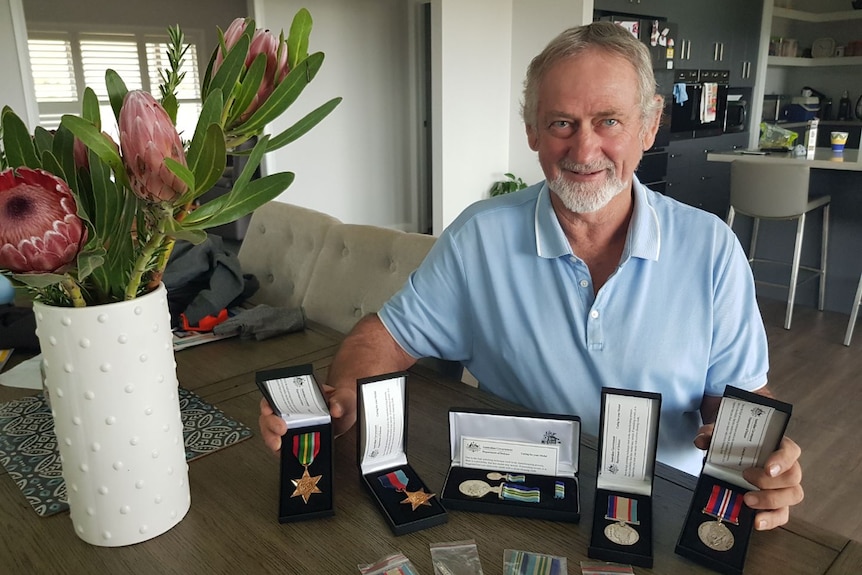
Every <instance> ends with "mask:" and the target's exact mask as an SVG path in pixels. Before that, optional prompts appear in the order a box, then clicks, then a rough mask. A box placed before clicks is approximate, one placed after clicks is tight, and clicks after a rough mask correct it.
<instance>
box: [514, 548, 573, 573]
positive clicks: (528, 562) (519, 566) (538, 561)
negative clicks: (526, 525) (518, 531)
mask: <svg viewBox="0 0 862 575" xmlns="http://www.w3.org/2000/svg"><path fill="white" fill-rule="evenodd" d="M510 565H511V567H510V569H509V570H508V571H506V573H515V574H518V575H559V574H560V573H563V572H564V570H563V566H562V563H561V561H560V559H559V558H558V557H552V556H550V555H540V554H538V553H527V552H525V551H514V552H513V554H512V563H511V564H510Z"/></svg>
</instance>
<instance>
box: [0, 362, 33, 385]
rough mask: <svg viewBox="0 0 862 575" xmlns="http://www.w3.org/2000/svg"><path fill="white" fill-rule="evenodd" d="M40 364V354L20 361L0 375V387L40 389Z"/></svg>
mask: <svg viewBox="0 0 862 575" xmlns="http://www.w3.org/2000/svg"><path fill="white" fill-rule="evenodd" d="M41 363H42V355H41V354H40V355H37V356H34V357H31V358H30V359H28V360H26V361H22V362H21V363H19V364H18V365H16V366H15V367H13V368H12V369H10V370H9V371H4V372H3V373H0V385H5V386H6V387H19V388H22V389H42V371H41V370H40V369H39V365H40V364H41Z"/></svg>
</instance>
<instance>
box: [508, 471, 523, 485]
mask: <svg viewBox="0 0 862 575" xmlns="http://www.w3.org/2000/svg"><path fill="white" fill-rule="evenodd" d="M526 480H527V476H526V475H518V474H515V473H507V474H506V481H511V482H512V483H523V482H525V481H526Z"/></svg>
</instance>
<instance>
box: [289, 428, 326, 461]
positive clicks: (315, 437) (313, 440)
mask: <svg viewBox="0 0 862 575" xmlns="http://www.w3.org/2000/svg"><path fill="white" fill-rule="evenodd" d="M319 452H320V432H319V431H314V432H311V433H303V434H302V435H294V436H293V454H294V455H295V456H296V459H297V460H299V462H300V463H301V464H302V465H303V466H305V467H306V468H307V467H308V466H309V465H311V464H312V462H313V461H314V458H315V457H317V454H318V453H319Z"/></svg>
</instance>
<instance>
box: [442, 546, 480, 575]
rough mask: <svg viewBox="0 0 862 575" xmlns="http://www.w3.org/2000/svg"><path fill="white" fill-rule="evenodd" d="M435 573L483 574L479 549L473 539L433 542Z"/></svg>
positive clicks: (449, 574)
mask: <svg viewBox="0 0 862 575" xmlns="http://www.w3.org/2000/svg"><path fill="white" fill-rule="evenodd" d="M431 563H432V564H433V565H434V575H482V562H481V560H480V559H479V549H478V548H477V547H476V542H475V541H474V540H472V539H468V540H466V541H452V542H449V543H432V544H431Z"/></svg>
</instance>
